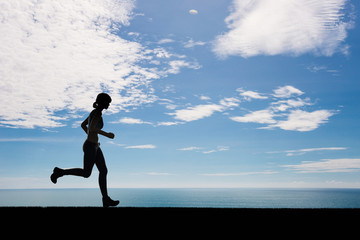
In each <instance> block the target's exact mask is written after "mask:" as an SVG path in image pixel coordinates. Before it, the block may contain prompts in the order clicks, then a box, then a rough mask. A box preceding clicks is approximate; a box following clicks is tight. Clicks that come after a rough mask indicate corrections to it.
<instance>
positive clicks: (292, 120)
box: [230, 86, 337, 132]
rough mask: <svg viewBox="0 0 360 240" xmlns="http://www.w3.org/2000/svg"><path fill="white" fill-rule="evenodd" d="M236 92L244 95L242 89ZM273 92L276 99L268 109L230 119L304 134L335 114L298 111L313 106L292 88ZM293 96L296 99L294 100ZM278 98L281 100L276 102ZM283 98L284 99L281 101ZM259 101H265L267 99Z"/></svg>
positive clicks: (250, 94)
mask: <svg viewBox="0 0 360 240" xmlns="http://www.w3.org/2000/svg"><path fill="white" fill-rule="evenodd" d="M238 91H239V92H242V93H245V92H244V91H243V90H242V89H238ZM246 92H250V93H249V94H247V96H252V97H253V96H255V97H258V96H257V95H260V94H258V93H256V92H255V93H256V94H254V93H253V92H252V91H246ZM273 92H274V93H273V94H272V96H273V97H274V98H276V101H273V102H270V103H269V107H267V108H265V109H262V110H257V111H252V112H250V113H247V114H245V115H243V116H233V117H230V119H231V120H233V121H236V122H243V123H260V124H268V125H267V126H265V127H261V128H260V129H273V128H275V127H277V128H280V129H283V130H291V131H300V132H305V131H312V130H315V129H317V128H318V127H319V126H320V125H321V124H323V123H326V122H327V121H328V120H329V117H331V116H333V115H334V114H335V113H336V112H337V111H334V110H326V109H323V110H317V111H313V112H308V111H305V110H301V109H299V108H300V107H304V106H309V105H313V104H312V103H311V102H310V99H309V98H304V99H302V98H299V97H298V96H301V95H303V94H304V92H302V91H301V90H299V89H297V88H295V87H293V86H284V87H278V88H276V89H275V90H274V91H273ZM260 96H261V95H260ZM295 96H296V98H294V97H295ZM278 98H280V99H281V100H278ZM284 98H286V99H285V100H283V99H284ZM258 99H259V98H258ZM260 99H262V100H265V99H267V98H260ZM284 119H285V120H284Z"/></svg>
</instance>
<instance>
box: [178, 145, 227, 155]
mask: <svg viewBox="0 0 360 240" xmlns="http://www.w3.org/2000/svg"><path fill="white" fill-rule="evenodd" d="M178 150H179V151H196V152H200V153H203V154H210V153H215V152H222V151H229V150H230V148H229V147H228V146H217V147H216V148H215V149H213V148H205V147H196V146H191V147H185V148H180V149H178Z"/></svg>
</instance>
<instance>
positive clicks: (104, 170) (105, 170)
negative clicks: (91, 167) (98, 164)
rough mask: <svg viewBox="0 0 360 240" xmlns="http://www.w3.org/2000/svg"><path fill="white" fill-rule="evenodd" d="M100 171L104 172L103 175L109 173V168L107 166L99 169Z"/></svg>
mask: <svg viewBox="0 0 360 240" xmlns="http://www.w3.org/2000/svg"><path fill="white" fill-rule="evenodd" d="M99 173H100V174H102V175H107V173H108V170H107V168H106V167H105V168H102V169H101V170H100V169H99Z"/></svg>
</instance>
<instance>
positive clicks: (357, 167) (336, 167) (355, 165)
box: [281, 158, 360, 173]
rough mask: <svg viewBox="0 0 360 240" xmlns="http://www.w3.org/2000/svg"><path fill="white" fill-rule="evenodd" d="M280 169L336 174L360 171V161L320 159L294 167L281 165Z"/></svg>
mask: <svg viewBox="0 0 360 240" xmlns="http://www.w3.org/2000/svg"><path fill="white" fill-rule="evenodd" d="M281 167H284V168H288V169H290V170H294V171H296V172H298V173H336V172H357V171H360V159H358V158H340V159H322V160H321V161H316V162H315V161H303V162H301V163H300V164H295V165H282V166H281Z"/></svg>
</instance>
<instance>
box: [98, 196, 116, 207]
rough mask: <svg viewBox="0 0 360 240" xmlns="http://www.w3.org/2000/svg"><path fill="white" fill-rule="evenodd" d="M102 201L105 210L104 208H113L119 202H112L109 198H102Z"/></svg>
mask: <svg viewBox="0 0 360 240" xmlns="http://www.w3.org/2000/svg"><path fill="white" fill-rule="evenodd" d="M102 201H103V207H105V208H106V207H115V206H117V205H118V204H119V203H120V201H118V200H116V201H114V200H112V199H111V198H110V197H103V199H102Z"/></svg>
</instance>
